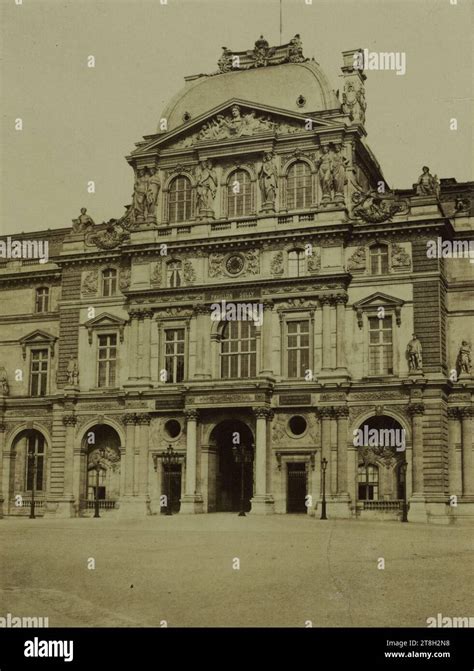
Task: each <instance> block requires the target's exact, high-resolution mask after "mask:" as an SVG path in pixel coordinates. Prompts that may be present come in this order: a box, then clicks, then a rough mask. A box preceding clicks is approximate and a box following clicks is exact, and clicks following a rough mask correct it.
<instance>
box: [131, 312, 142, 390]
mask: <svg viewBox="0 0 474 671" xmlns="http://www.w3.org/2000/svg"><path fill="white" fill-rule="evenodd" d="M129 315H130V323H129V324H130V325H129V329H128V366H129V368H128V379H129V380H136V379H137V378H138V342H139V340H138V319H139V316H140V311H139V310H130V312H129Z"/></svg>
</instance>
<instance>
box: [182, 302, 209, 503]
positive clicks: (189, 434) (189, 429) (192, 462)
mask: <svg viewBox="0 0 474 671" xmlns="http://www.w3.org/2000/svg"><path fill="white" fill-rule="evenodd" d="M208 316H209V315H208ZM185 416H186V420H187V426H186V483H185V490H184V491H185V494H184V496H183V498H182V499H181V509H180V513H202V512H203V501H202V496H201V494H198V493H197V491H196V489H197V456H198V455H197V423H198V419H199V413H198V411H197V410H186V412H185Z"/></svg>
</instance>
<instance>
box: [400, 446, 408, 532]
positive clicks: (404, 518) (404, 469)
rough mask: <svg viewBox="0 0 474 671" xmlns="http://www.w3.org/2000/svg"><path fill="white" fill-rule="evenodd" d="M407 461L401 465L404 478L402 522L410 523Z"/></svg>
mask: <svg viewBox="0 0 474 671" xmlns="http://www.w3.org/2000/svg"><path fill="white" fill-rule="evenodd" d="M407 466H408V464H407V460H406V458H405V459H404V460H403V462H402V463H401V464H400V472H401V474H402V477H403V503H402V519H401V521H402V522H408V503H407Z"/></svg>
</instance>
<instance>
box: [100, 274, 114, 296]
mask: <svg viewBox="0 0 474 671" xmlns="http://www.w3.org/2000/svg"><path fill="white" fill-rule="evenodd" d="M116 294H117V271H116V270H115V268H107V269H106V270H103V271H102V296H115V295H116Z"/></svg>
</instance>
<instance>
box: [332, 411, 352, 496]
mask: <svg viewBox="0 0 474 671" xmlns="http://www.w3.org/2000/svg"><path fill="white" fill-rule="evenodd" d="M334 414H335V415H336V418H337V495H338V497H344V498H347V497H348V491H347V421H348V420H347V418H348V417H349V408H347V407H346V406H339V407H336V408H334Z"/></svg>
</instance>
